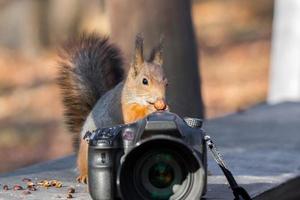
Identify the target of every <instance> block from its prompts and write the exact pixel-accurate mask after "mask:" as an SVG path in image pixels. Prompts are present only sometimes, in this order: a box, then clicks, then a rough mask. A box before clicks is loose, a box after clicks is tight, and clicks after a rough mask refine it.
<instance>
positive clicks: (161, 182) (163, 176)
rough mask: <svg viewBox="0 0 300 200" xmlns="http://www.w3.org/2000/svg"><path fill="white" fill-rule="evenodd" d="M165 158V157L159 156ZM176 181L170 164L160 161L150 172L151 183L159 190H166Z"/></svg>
mask: <svg viewBox="0 0 300 200" xmlns="http://www.w3.org/2000/svg"><path fill="white" fill-rule="evenodd" d="M158 156H159V157H160V156H164V155H158ZM173 180H174V170H173V168H172V166H170V165H169V164H168V163H166V162H163V161H160V162H158V163H155V164H154V165H153V166H152V167H151V168H150V170H149V181H150V183H151V184H152V185H153V186H154V187H157V188H165V187H168V186H170V185H171V183H172V181H173Z"/></svg>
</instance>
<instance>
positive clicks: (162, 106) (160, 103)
mask: <svg viewBox="0 0 300 200" xmlns="http://www.w3.org/2000/svg"><path fill="white" fill-rule="evenodd" d="M147 102H148V103H149V104H151V105H153V106H154V108H155V109H156V110H158V111H159V110H166V109H167V104H166V101H165V100H163V99H158V100H156V101H155V102H154V103H153V102H150V101H147Z"/></svg>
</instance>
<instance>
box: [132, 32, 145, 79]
mask: <svg viewBox="0 0 300 200" xmlns="http://www.w3.org/2000/svg"><path fill="white" fill-rule="evenodd" d="M143 46H144V38H143V36H142V34H141V33H139V34H137V35H136V39H135V50H134V56H133V61H132V67H133V69H134V73H135V75H137V74H138V73H139V71H140V68H141V66H142V64H143V63H144V53H143V48H144V47H143Z"/></svg>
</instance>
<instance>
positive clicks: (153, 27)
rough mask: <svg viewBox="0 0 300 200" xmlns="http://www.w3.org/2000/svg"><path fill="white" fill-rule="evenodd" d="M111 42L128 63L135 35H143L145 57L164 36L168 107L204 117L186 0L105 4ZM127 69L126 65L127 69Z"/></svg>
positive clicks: (189, 14)
mask: <svg viewBox="0 0 300 200" xmlns="http://www.w3.org/2000/svg"><path fill="white" fill-rule="evenodd" d="M106 2H107V6H108V13H109V19H110V24H111V38H112V40H113V41H114V42H115V43H117V44H118V45H119V46H120V47H121V49H122V50H123V51H124V52H125V57H126V58H127V59H130V58H131V57H132V51H133V47H134V38H135V35H136V34H137V33H139V32H141V33H143V35H144V38H145V55H149V53H150V51H151V48H152V47H154V46H155V45H157V44H158V42H159V38H160V36H161V34H163V35H164V36H165V43H164V44H165V45H164V47H165V48H164V68H165V71H166V75H167V77H168V80H169V88H168V94H167V95H168V103H169V105H170V108H171V110H172V111H173V112H175V113H177V114H179V115H181V116H196V117H202V116H203V103H202V98H201V90H200V82H201V81H200V78H199V77H200V75H199V72H198V60H197V45H196V41H195V35H194V30H193V24H192V19H191V2H190V1H189V0H184V1H182V0H163V1H161V0H126V1H119V0H108V1H106ZM127 67H128V65H127Z"/></svg>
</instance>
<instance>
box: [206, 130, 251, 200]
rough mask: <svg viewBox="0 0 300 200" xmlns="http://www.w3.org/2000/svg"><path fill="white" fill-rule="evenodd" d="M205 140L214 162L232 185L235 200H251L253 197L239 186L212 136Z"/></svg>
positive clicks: (207, 136)
mask: <svg viewBox="0 0 300 200" xmlns="http://www.w3.org/2000/svg"><path fill="white" fill-rule="evenodd" d="M204 140H205V142H206V144H207V146H208V148H209V149H210V151H211V153H212V155H213V158H214V160H215V161H216V162H217V164H218V165H219V167H220V168H221V170H222V171H223V173H224V175H225V177H226V179H227V181H228V183H229V185H230V188H231V190H232V192H233V195H234V197H235V198H234V200H251V197H250V195H249V194H248V192H247V191H246V190H245V189H244V188H243V187H241V186H239V185H238V184H237V182H236V181H235V179H234V177H233V175H232V173H231V172H230V170H229V169H228V168H227V167H226V165H225V162H224V160H223V158H222V155H221V154H220V153H219V151H218V150H217V148H216V145H215V144H214V143H213V141H212V140H211V138H210V136H209V135H205V137H204Z"/></svg>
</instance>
